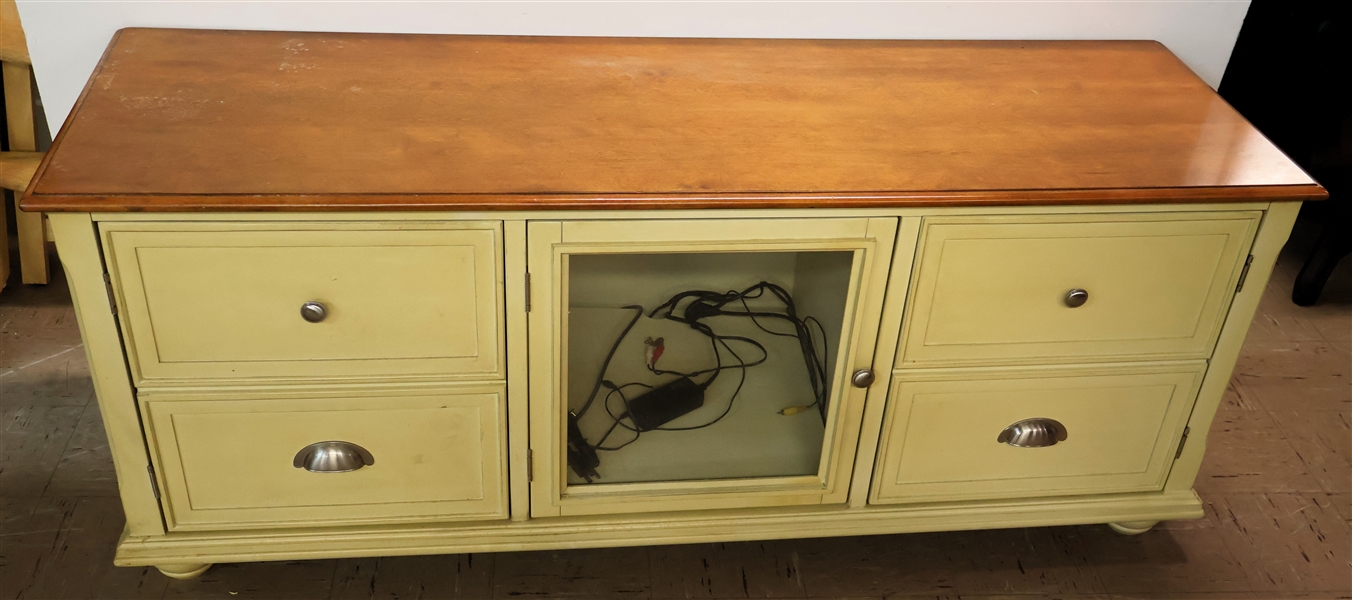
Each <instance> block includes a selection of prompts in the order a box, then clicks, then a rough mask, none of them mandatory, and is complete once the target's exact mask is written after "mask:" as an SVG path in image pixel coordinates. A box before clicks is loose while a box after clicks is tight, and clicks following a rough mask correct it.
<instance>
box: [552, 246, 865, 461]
mask: <svg viewBox="0 0 1352 600" xmlns="http://www.w3.org/2000/svg"><path fill="white" fill-rule="evenodd" d="M854 261H855V253H854V252H852V251H757V252H700V253H696V252H672V253H631V254H571V255H568V256H566V257H565V264H566V266H565V272H566V276H565V278H564V279H565V281H566V284H565V285H566V286H567V287H566V298H567V315H566V319H565V321H566V323H565V324H564V330H565V339H566V340H567V342H566V347H565V349H566V352H565V357H566V358H565V363H566V368H565V371H564V372H565V373H566V387H565V389H566V390H567V395H568V400H567V407H568V410H569V411H570V412H573V413H581V416H580V417H579V418H578V429H579V430H580V432H581V433H582V435H583V437H585V438H586V439H587V440H588V443H589V444H594V445H598V446H600V447H602V448H618V449H616V450H599V451H598V452H597V457H598V458H599V460H600V464H599V465H598V466H597V467H596V473H597V475H599V477H598V478H595V479H594V480H593V482H592V483H596V484H605V483H637V482H657V481H690V480H709V479H740V478H755V477H786V476H805V475H813V476H815V475H819V474H820V471H821V469H822V468H823V467H822V465H821V462H822V461H821V457H822V449H823V443H824V438H825V431H826V427H825V426H824V425H825V421H827V420H828V419H829V418H831V414H832V413H831V411H830V410H819V406H814V401H815V399H816V398H817V397H818V396H820V397H821V398H824V399H828V400H827V404H828V406H827V408H829V402H830V400H829V399H830V398H832V392H833V391H834V389H833V386H835V385H837V384H836V383H835V382H833V379H835V374H836V373H837V372H839V371H840V369H839V368H838V363H839V359H840V352H839V350H840V347H841V336H842V326H843V323H844V322H845V319H846V314H845V313H846V307H847V303H848V302H849V300H850V290H851V285H852V278H851V274H852V271H853V270H854V268H855V267H854ZM760 282H768V283H771V284H774V285H777V286H779V287H780V288H782V289H783V290H784V291H785V292H787V294H788V295H789V297H790V298H791V299H792V301H793V304H794V307H795V314H796V315H797V316H798V318H799V319H800V320H803V321H805V323H804V325H805V326H806V327H807V329H808V331H810V334H809V337H811V339H812V344H813V347H814V348H815V352H816V354H817V357H818V360H819V362H820V365H821V372H824V373H825V377H823V378H822V381H821V383H820V385H819V387H818V393H816V394H814V389H813V385H812V382H811V381H810V376H809V366H808V365H809V362H808V361H807V360H805V353H804V350H803V348H802V346H801V345H800V338H799V337H796V336H795V335H793V334H795V332H796V331H798V328H797V327H796V326H795V325H794V324H793V323H792V322H791V321H788V320H785V319H780V318H774V317H768V318H767V317H761V318H757V319H755V321H753V320H752V319H751V318H749V317H745V316H731V315H712V316H708V317H704V318H702V319H698V321H697V322H698V323H703V324H706V325H708V327H709V328H710V329H711V330H712V331H713V332H714V333H716V334H717V335H719V336H742V337H747V338H751V339H754V340H755V341H756V342H758V343H760V344H761V345H763V346H764V348H765V361H764V362H763V363H762V364H758V365H755V366H750V367H747V368H746V369H745V370H744V374H745V381H744V382H741V378H742V375H743V370H742V369H738V368H726V369H725V370H723V371H721V372H720V373H719V374H718V376H717V378H716V379H715V380H714V381H712V383H710V384H709V385H708V387H707V389H704V390H703V392H704V394H703V396H704V398H703V405H702V406H700V407H699V408H697V409H695V410H692V411H690V412H688V413H685V414H683V415H680V416H678V417H676V418H674V419H672V420H670V421H669V422H667V423H665V424H664V425H662V426H661V428H659V429H656V430H645V431H640V432H635V431H632V430H631V429H626V428H625V427H624V426H618V427H617V426H615V423H616V418H615V417H618V416H623V413H624V412H625V406H626V399H627V401H628V402H634V400H635V398H636V397H637V396H641V395H642V394H643V393H644V392H646V391H647V390H646V389H645V388H643V387H642V386H640V385H633V384H640V383H641V384H645V385H650V386H656V387H661V386H662V385H664V384H666V383H669V382H672V381H674V380H677V379H680V376H679V375H673V374H657V373H654V372H652V371H651V370H650V369H649V368H648V364H647V361H648V349H649V346H648V345H647V344H645V342H646V341H648V340H656V339H657V338H662V342H663V343H662V348H663V350H662V353H661V355H660V357H659V358H658V359H657V361H656V363H655V368H656V369H658V370H662V371H679V372H684V373H692V372H698V371H703V370H707V369H709V368H710V367H713V366H714V365H715V364H717V363H716V358H715V355H714V347H715V346H714V342H713V340H712V339H711V338H710V337H708V336H707V335H705V334H703V333H700V332H699V331H696V330H695V329H693V328H692V327H691V326H690V325H688V324H687V323H683V322H678V321H673V320H669V319H666V318H663V315H664V314H666V313H665V311H663V312H662V313H659V314H658V315H657V316H656V318H652V317H650V315H652V312H653V310H654V309H656V308H658V307H659V306H661V305H662V304H663V303H665V302H667V301H668V300H669V299H670V298H672V297H673V296H675V295H677V294H680V293H682V292H685V291H690V290H704V291H710V292H716V293H720V294H721V293H725V292H729V291H743V290H746V289H748V288H751V287H753V286H755V285H757V284H759V283H760ZM688 304H689V301H683V302H681V303H679V304H677V308H676V309H675V310H674V313H675V314H676V315H678V316H685V313H684V312H683V308H684V307H685V306H687V305H688ZM627 306H629V307H632V306H641V307H643V310H642V316H638V317H637V320H635V317H636V316H637V314H638V310H637V309H635V308H625V307H627ZM723 310H725V311H746V310H750V311H755V312H777V313H784V312H785V304H784V303H783V302H782V301H780V300H778V299H777V298H775V297H774V296H772V294H771V293H768V292H767V293H764V294H762V295H760V297H756V298H746V299H745V305H743V303H742V301H741V300H737V301H734V302H730V303H728V304H727V305H725V306H724V307H723ZM808 317H811V318H812V319H810V320H809V319H808ZM631 322H633V326H632V328H631V329H630V331H629V332H628V333H627V334H626V335H624V336H623V339H622V340H621V341H620V342H619V344H618V346H615V344H616V340H617V339H619V338H620V336H621V333H622V332H623V331H624V330H625V328H626V326H628V325H629V324H630V323H631ZM762 327H764V329H762ZM765 329H768V330H770V331H774V332H778V333H781V334H789V335H773V334H771V333H767V332H766V331H765ZM612 346H614V348H615V351H614V356H613V358H612V359H611V361H610V363H609V366H608V367H607V368H606V373H605V379H606V380H607V381H609V382H611V383H613V384H614V385H615V386H617V387H619V386H625V385H628V386H629V387H625V388H623V389H622V390H621V391H620V392H614V391H613V390H611V389H609V388H606V387H604V386H603V387H602V388H601V389H600V390H599V391H598V393H597V394H596V397H595V400H594V401H593V403H592V405H591V406H590V407H589V408H588V409H587V410H586V411H585V412H583V408H584V407H585V406H586V405H587V400H588V398H589V397H590V396H591V393H590V392H591V391H592V389H593V388H594V387H596V386H597V379H598V374H599V373H600V371H601V369H602V365H603V363H604V362H605V360H606V356H607V354H608V353H609V352H610V350H611V348H612ZM718 351H719V352H720V353H721V356H722V359H721V360H722V363H723V364H724V365H725V367H726V366H730V365H734V364H736V359H735V358H734V356H733V353H736V354H737V355H740V356H741V357H742V358H743V359H744V360H746V361H747V362H752V361H754V360H755V359H756V358H759V356H760V351H759V350H758V349H756V348H755V347H754V346H752V345H750V344H748V343H746V342H744V341H739V340H728V341H727V346H722V345H721V344H720V346H719V350H718ZM709 377H710V375H709V374H707V373H704V374H700V375H697V376H693V377H690V381H691V382H693V383H694V384H696V385H697V386H698V385H702V384H703V383H704V382H705V381H707V380H708V378H709ZM739 383H741V386H740V390H739V389H738V387H739ZM687 391H688V390H687ZM734 392H736V393H735V396H734ZM620 394H623V395H624V396H625V397H624V398H621V397H620ZM676 395H680V392H677V394H676ZM607 396H608V397H609V398H608V400H607ZM662 400H668V398H662ZM729 402H731V407H729ZM631 406H632V404H631ZM649 406H651V405H649ZM607 408H609V411H607ZM785 409H788V410H785ZM725 410H726V414H725V415H723V413H724V411H725ZM780 411H784V412H786V413H789V414H781V412H780ZM720 415H722V416H721V417H720ZM621 423H622V425H629V426H631V427H635V428H637V426H635V423H634V420H633V419H632V418H626V419H622V420H621ZM701 425H706V426H704V427H700V426H701ZM612 427H614V429H615V431H614V432H612V433H611V434H610V435H609V436H608V437H605V433H606V431H607V430H608V429H610V428H612ZM693 427H698V428H693ZM677 428H693V429H685V430H680V431H676V430H673V429H677ZM603 437H605V441H604V443H598V442H599V441H600V440H601V439H602V438H603ZM568 483H569V484H570V485H582V484H586V483H588V482H587V481H586V480H585V479H584V478H583V477H581V476H579V475H578V474H577V473H576V472H574V471H572V470H570V471H569V473H568Z"/></svg>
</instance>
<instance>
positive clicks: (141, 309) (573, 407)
mask: <svg viewBox="0 0 1352 600" xmlns="http://www.w3.org/2000/svg"><path fill="white" fill-rule="evenodd" d="M1294 209H1295V207H1294V206H1293V205H1267V204H1242V205H1228V206H1215V207H1208V206H1202V205H1194V206H1191V207H1183V208H1179V209H1174V208H1171V207H1148V208H1140V207H1135V208H1133V207H1113V208H1106V209H1105V208H1097V209H1094V210H1084V211H1079V212H1075V211H1067V210H1047V209H1037V208H1016V209H1008V208H1005V209H996V208H990V209H966V210H961V211H958V210H944V209H913V210H894V211H834V212H832V211H827V212H825V213H824V214H809V213H803V212H801V211H746V212H741V213H737V214H733V215H728V216H723V215H720V214H708V213H698V212H660V211H652V212H640V213H628V214H625V215H618V214H600V215H594V216H588V217H587V218H556V217H557V216H558V215H553V214H546V213H539V214H536V213H506V214H503V215H499V216H500V217H501V219H500V220H492V219H486V218H482V217H480V216H477V215H476V216H475V217H474V218H460V217H459V216H458V215H454V214H442V215H417V216H414V217H412V218H410V217H404V218H383V219H382V218H376V215H365V214H356V215H350V216H347V217H346V218H341V219H334V218H329V219H328V220H321V219H313V218H287V219H276V218H268V217H267V216H266V215H258V216H251V217H250V218H234V219H229V218H222V217H221V216H220V215H205V216H201V217H197V218H193V219H183V218H177V219H175V218H169V219H164V218H154V219H147V218H138V217H137V216H135V215H126V216H122V215H68V214H56V215H53V216H52V222H53V224H54V226H55V227H56V229H57V236H58V238H57V239H58V240H59V244H60V249H61V251H62V259H63V261H64V262H65V264H66V265H67V271H68V273H69V274H70V277H71V278H72V292H73V296H74V297H75V299H76V301H77V302H78V303H79V314H80V318H81V325H82V329H83V331H84V333H85V335H86V338H87V340H89V351H90V354H91V361H92V363H91V365H92V367H93V368H94V371H95V376H96V384H97V385H98V386H99V394H100V398H101V402H103V405H104V410H105V413H106V414H107V415H108V416H106V417H105V419H106V420H107V422H108V423H109V424H110V433H111V432H113V431H120V429H118V428H119V427H122V428H125V429H126V430H128V431H130V432H134V437H132V438H121V437H116V436H114V438H113V439H115V440H122V441H123V442H125V440H126V439H130V440H131V443H130V444H127V443H117V442H115V448H116V450H115V452H116V455H117V457H118V461H119V465H120V466H119V469H120V470H119V478H120V480H121V482H122V489H123V492H124V503H125V504H126V505H127V506H129V507H130V508H131V509H132V510H133V511H143V512H129V513H128V514H129V529H128V537H127V538H126V540H124V543H123V544H122V545H121V546H120V548H119V554H118V558H117V560H118V562H119V563H120V564H157V565H161V566H164V568H165V570H166V571H167V572H170V573H171V574H180V575H182V574H184V573H183V570H184V569H183V567H181V566H179V565H181V564H183V563H184V561H185V560H187V561H188V562H189V563H192V564H199V563H203V562H213V561H230V560H254V559H262V558H268V559H272V558H280V557H316V556H338V555H353V554H382V553H408V552H451V551H463V550H469V549H479V550H492V549H497V550H506V549H520V548H555V547H572V546H585V545H622V544H636V543H677V542H690V541H699V540H720V539H745V538H757V537H767V538H768V537H799V536H803V535H847V534H851V535H853V534H865V533H878V532H884V531H890V532H900V531H918V530H935V529H948V528H972V527H1002V526H1015V525H1030V524H1056V523H1095V522H1097V523H1115V525H1114V526H1115V527H1117V528H1119V529H1121V530H1123V531H1136V530H1140V529H1143V528H1145V527H1148V526H1149V523H1150V522H1153V521H1157V520H1160V519H1172V518H1190V517H1195V516H1198V515H1199V514H1200V511H1201V508H1200V502H1199V500H1198V499H1197V496H1196V495H1195V494H1194V493H1193V492H1192V491H1191V489H1190V486H1191V482H1192V479H1193V478H1194V477H1195V475H1196V473H1197V469H1198V467H1199V464H1200V458H1201V452H1202V448H1203V446H1204V444H1203V443H1202V441H1201V440H1197V438H1198V435H1197V432H1198V431H1199V430H1201V431H1204V430H1205V427H1206V426H1207V423H1209V421H1210V419H1211V415H1212V413H1213V412H1214V411H1215V409H1216V406H1217V404H1218V403H1219V399H1220V395H1221V393H1222V392H1223V390H1224V387H1225V384H1226V382H1227V379H1228V376H1229V371H1230V369H1231V368H1232V365H1233V361H1234V358H1235V353H1236V351H1237V348H1238V346H1239V344H1240V341H1241V340H1242V338H1243V333H1244V328H1245V327H1246V326H1247V324H1248V320H1249V319H1250V318H1251V316H1252V314H1253V310H1254V307H1255V306H1256V302H1257V296H1258V294H1259V293H1260V291H1259V290H1261V287H1262V281H1263V280H1264V279H1265V278H1266V276H1267V273H1268V271H1269V269H1270V268H1271V265H1272V262H1273V260H1275V256H1276V251H1277V249H1278V248H1279V244H1280V241H1281V239H1282V238H1283V237H1284V236H1285V235H1286V232H1287V230H1288V228H1289V227H1290V223H1291V219H1292V218H1293V215H1294ZM621 216H623V217H626V218H620V217H621ZM105 273H106V277H107V281H106V284H105V281H104V277H105ZM1246 277H1247V278H1248V280H1247V281H1245V278H1246ZM1077 290H1078V291H1080V292H1082V293H1083V295H1084V296H1087V297H1077V296H1076V295H1075V293H1074V292H1076V291H1077ZM313 304H320V305H322V307H323V310H322V311H319V312H317V311H316V310H315V309H314V307H313V306H312V305H313ZM100 305H102V307H103V308H102V310H100V309H99V307H100ZM119 378H121V379H119ZM119 382H120V383H119ZM123 386H125V387H123ZM119 394H125V395H122V396H119ZM119 397H120V398H122V399H117V398H119ZM123 402H125V403H127V404H128V405H131V406H133V407H135V408H136V410H135V412H133V413H131V414H130V415H128V416H126V417H119V415H120V414H121V413H119V412H118V410H119V409H118V408H117V407H119V406H121V403H123ZM119 418H121V419H122V420H121V421H119ZM1190 432H1191V433H1190ZM1189 437H1192V438H1193V439H1194V440H1197V441H1195V442H1193V443H1189V442H1188V438H1189ZM138 464H139V465H140V466H139V467H137V466H136V465H138ZM127 465H132V466H131V467H128V466H127ZM127 468H132V469H140V471H141V474H140V476H139V477H138V476H136V475H135V474H132V473H134V471H133V472H132V473H129V472H127V471H125V469H127ZM147 469H148V470H149V473H150V480H149V481H146V479H145V472H146V470H147ZM140 494H144V496H142V495H140ZM140 514H148V515H149V516H150V517H151V519H153V520H146V521H137V520H135V517H136V516H138V515H140ZM223 536H224V537H223ZM188 557H192V558H188ZM194 559H195V560H197V562H195V563H194V562H193V560H194Z"/></svg>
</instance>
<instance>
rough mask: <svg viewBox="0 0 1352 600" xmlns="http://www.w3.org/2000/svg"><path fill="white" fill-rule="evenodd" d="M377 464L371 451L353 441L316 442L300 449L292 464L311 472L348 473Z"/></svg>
mask: <svg viewBox="0 0 1352 600" xmlns="http://www.w3.org/2000/svg"><path fill="white" fill-rule="evenodd" d="M374 464H376V459H375V457H373V456H371V453H370V452H368V451H367V450H366V448H362V447H361V446H358V445H356V444H354V443H352V442H338V441H328V442H315V443H313V444H310V445H309V446H306V447H304V448H301V449H300V452H297V453H296V458H293V459H291V466H293V467H296V468H297V469H305V470H306V471H309V472H311V473H347V472H349V471H356V470H357V469H360V468H362V467H369V466H371V465H374Z"/></svg>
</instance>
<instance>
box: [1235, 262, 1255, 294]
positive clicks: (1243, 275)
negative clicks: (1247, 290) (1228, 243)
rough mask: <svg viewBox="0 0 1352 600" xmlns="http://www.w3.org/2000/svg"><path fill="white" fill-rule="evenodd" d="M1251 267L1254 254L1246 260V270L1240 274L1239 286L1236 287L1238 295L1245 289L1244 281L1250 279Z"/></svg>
mask: <svg viewBox="0 0 1352 600" xmlns="http://www.w3.org/2000/svg"><path fill="white" fill-rule="evenodd" d="M1251 266H1253V255H1252V254H1250V255H1249V257H1248V258H1246V259H1244V270H1242V271H1240V272H1239V285H1236V286H1235V293H1236V294H1238V293H1239V291H1240V290H1242V289H1244V280H1245V279H1248V278H1249V267H1251Z"/></svg>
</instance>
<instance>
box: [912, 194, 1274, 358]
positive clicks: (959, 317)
mask: <svg viewBox="0 0 1352 600" xmlns="http://www.w3.org/2000/svg"><path fill="white" fill-rule="evenodd" d="M1260 216H1261V213H1259V212H1232V213H1219V214H1201V215H1198V214H1174V215H1099V216H1055V217H1053V216H1041V217H976V218H935V219H928V220H927V221H926V224H925V227H924V230H923V233H922V237H921V241H920V256H919V257H918V259H917V260H918V264H919V267H918V269H917V270H916V274H915V279H914V283H913V286H912V287H913V290H912V293H911V297H910V302H909V303H908V307H907V319H906V325H905V327H904V329H903V337H902V348H901V353H900V355H899V356H900V358H899V361H898V366H899V367H909V366H931V365H933V366H941V365H943V366H947V365H954V366H957V365H968V364H971V365H976V364H1001V363H1004V364H1037V363H1047V362H1063V361H1066V360H1090V361H1102V360H1136V359H1192V358H1206V357H1208V356H1210V353H1211V349H1212V347H1213V345H1214V344H1215V341H1216V338H1217V336H1218V335H1219V333H1220V326H1221V323H1222V321H1223V320H1224V317H1225V308H1226V307H1227V306H1229V301H1230V298H1231V297H1232V295H1233V293H1234V290H1235V285H1236V282H1237V280H1238V277H1239V275H1240V273H1241V271H1242V269H1243V266H1244V258H1245V256H1246V254H1247V249H1248V247H1249V245H1250V244H1251V240H1252V237H1253V233H1254V231H1255V230H1256V227H1257V223H1258V219H1259V217H1260ZM1075 289H1082V290H1085V291H1086V292H1087V294H1088V299H1087V301H1085V302H1084V303H1083V304H1082V305H1080V306H1078V307H1071V306H1070V304H1072V302H1068V301H1067V294H1068V293H1069V292H1070V291H1071V290H1075Z"/></svg>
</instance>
